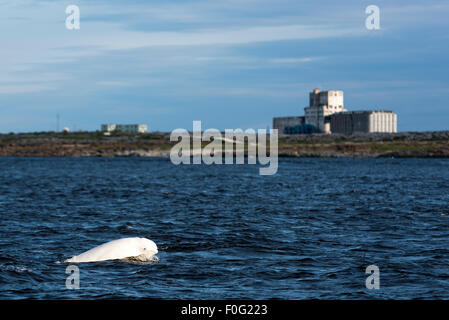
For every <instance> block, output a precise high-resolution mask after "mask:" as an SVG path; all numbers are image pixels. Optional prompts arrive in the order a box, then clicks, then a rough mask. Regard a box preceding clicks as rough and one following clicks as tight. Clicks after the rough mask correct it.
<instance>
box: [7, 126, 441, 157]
mask: <svg viewBox="0 0 449 320" xmlns="http://www.w3.org/2000/svg"><path fill="white" fill-rule="evenodd" d="M174 144H175V142H171V141H170V134H169V133H162V132H159V133H158V132H156V133H146V134H124V133H113V134H111V135H110V136H105V135H104V134H103V133H102V132H74V133H55V132H35V133H20V134H0V156H44V157H45V156H53V157H95V156H102V157H116V156H148V157H168V156H169V152H170V149H171V148H172V146H173V145H174ZM203 145H205V144H203ZM279 156H281V157H282V156H286V157H449V131H438V132H403V133H397V134H361V135H354V136H343V135H334V134H332V135H324V134H313V135H289V136H285V135H281V136H280V137H279Z"/></svg>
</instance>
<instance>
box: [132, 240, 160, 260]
mask: <svg viewBox="0 0 449 320" xmlns="http://www.w3.org/2000/svg"><path fill="white" fill-rule="evenodd" d="M137 246H138V249H139V252H140V254H139V255H138V256H134V257H130V258H128V259H129V260H137V261H153V260H154V259H155V258H154V255H155V254H157V253H158V250H157V246H156V244H155V243H154V242H153V241H151V240H149V239H147V238H139V239H138V245H137Z"/></svg>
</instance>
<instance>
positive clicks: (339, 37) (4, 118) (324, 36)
mask: <svg viewBox="0 0 449 320" xmlns="http://www.w3.org/2000/svg"><path fill="white" fill-rule="evenodd" d="M71 4H75V5H78V6H79V8H80V11H81V29H80V30H67V29H66V27H65V19H66V13H65V8H66V7H67V6H68V5H71ZM368 5H377V6H379V8H380V19H381V20H380V21H381V22H380V25H381V29H380V30H367V29H366V28H365V19H366V16H367V15H366V13H365V8H366V7H367V6H368ZM448 16H449V3H448V2H445V1H416V0H404V1H392V0H388V1H383V0H370V1H360V0H349V1H344V0H343V1H331V0H328V1H320V0H317V1H301V0H220V1H211V0H192V1H191V0H185V1H181V0H177V1H173V0H171V1H170V0H164V1H162V0H161V1H133V0H127V1H117V0H109V1H106V0H104V1H97V0H89V1H76V0H70V1H29V0H28V1H25V0H7V1H6V0H0V111H1V112H0V132H10V131H13V132H27V131H49V130H55V128H56V114H59V115H60V127H61V128H62V127H64V126H67V127H69V128H71V129H72V130H73V129H77V130H79V129H83V130H97V129H99V128H100V125H101V124H102V123H146V124H148V126H149V129H150V130H151V131H171V130H173V129H176V128H186V129H191V128H192V121H193V120H201V121H202V122H203V128H217V129H225V128H243V129H246V128H255V129H257V128H266V127H267V126H271V123H272V118H273V117H275V116H295V115H303V112H304V107H305V106H306V105H307V103H308V92H309V91H311V90H312V89H313V88H315V87H318V88H321V89H324V90H327V89H336V90H343V91H344V92H345V107H346V108H347V109H349V110H360V109H388V110H394V111H395V112H396V113H397V114H398V115H399V120H398V129H399V131H426V130H446V129H449V125H448V122H449V105H448V104H447V101H448V98H447V97H448V96H449V75H448V74H449V72H448V66H449V32H448V31H449V20H448V19H447V17H448Z"/></svg>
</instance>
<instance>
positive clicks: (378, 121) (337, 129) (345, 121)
mask: <svg viewBox="0 0 449 320" xmlns="http://www.w3.org/2000/svg"><path fill="white" fill-rule="evenodd" d="M329 118H330V127H331V131H332V133H342V134H347V135H350V134H354V133H371V132H372V133H374V132H390V133H395V132H398V128H397V121H398V116H397V115H396V114H395V113H394V112H393V111H380V110H379V111H375V110H372V111H352V112H342V113H336V114H333V115H331V116H330V117H329Z"/></svg>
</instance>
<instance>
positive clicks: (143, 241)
mask: <svg viewBox="0 0 449 320" xmlns="http://www.w3.org/2000/svg"><path fill="white" fill-rule="evenodd" d="M139 240H140V241H139V249H140V251H141V252H142V254H146V255H151V256H154V255H155V254H156V253H158V250H157V246H156V244H155V243H154V242H153V241H151V240H149V239H147V238H140V239H139Z"/></svg>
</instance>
